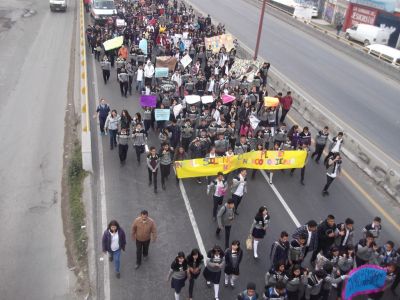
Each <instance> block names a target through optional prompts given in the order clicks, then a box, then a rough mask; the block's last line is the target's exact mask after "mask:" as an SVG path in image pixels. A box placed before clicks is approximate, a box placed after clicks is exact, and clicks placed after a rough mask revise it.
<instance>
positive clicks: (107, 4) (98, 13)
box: [90, 0, 117, 23]
mask: <svg viewBox="0 0 400 300" xmlns="http://www.w3.org/2000/svg"><path fill="white" fill-rule="evenodd" d="M116 14H117V10H116V8H115V4H114V1H113V0H93V1H92V5H91V8H90V15H91V16H92V18H93V19H94V22H95V23H102V22H104V21H106V20H107V19H108V18H109V17H112V16H114V15H116Z"/></svg>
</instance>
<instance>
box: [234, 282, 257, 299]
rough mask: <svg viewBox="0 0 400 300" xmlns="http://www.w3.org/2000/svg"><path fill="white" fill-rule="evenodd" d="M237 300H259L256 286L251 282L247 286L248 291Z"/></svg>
mask: <svg viewBox="0 0 400 300" xmlns="http://www.w3.org/2000/svg"><path fill="white" fill-rule="evenodd" d="M237 300H258V294H257V292H256V284H255V283H253V282H249V283H248V284H247V286H246V289H245V290H244V291H243V292H241V293H239V294H238V296H237Z"/></svg>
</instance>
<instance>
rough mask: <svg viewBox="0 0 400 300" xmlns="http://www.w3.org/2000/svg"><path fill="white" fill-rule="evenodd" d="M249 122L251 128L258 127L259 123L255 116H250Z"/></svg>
mask: <svg viewBox="0 0 400 300" xmlns="http://www.w3.org/2000/svg"><path fill="white" fill-rule="evenodd" d="M249 120H250V126H251V128H253V129H256V128H257V126H258V123H260V120H259V119H258V118H257V117H256V116H253V115H251V116H250V117H249Z"/></svg>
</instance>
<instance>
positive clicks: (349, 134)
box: [268, 68, 400, 202]
mask: <svg viewBox="0 0 400 300" xmlns="http://www.w3.org/2000/svg"><path fill="white" fill-rule="evenodd" d="M268 75H269V76H268V80H269V81H268V84H269V85H270V86H271V87H272V88H273V89H274V90H275V91H280V92H283V93H285V92H287V91H291V92H292V97H293V108H294V109H295V110H296V111H297V112H298V113H299V114H300V115H301V116H302V117H303V118H304V119H305V120H306V121H307V122H309V123H310V124H312V125H313V126H314V127H316V128H323V127H324V126H329V128H330V131H331V132H332V134H333V135H336V134H337V133H338V132H339V131H343V132H344V139H345V144H344V146H343V148H342V149H343V154H344V155H345V156H346V157H348V158H349V159H350V160H351V161H352V162H354V163H355V164H356V165H357V166H358V167H359V168H360V169H361V170H362V171H363V172H365V173H366V174H367V175H368V176H369V177H370V178H372V179H373V180H374V181H375V182H376V183H377V184H378V185H379V186H381V187H382V188H383V189H384V190H385V191H386V192H387V193H388V194H389V195H390V196H391V197H393V198H394V199H396V200H397V201H398V202H400V167H399V164H398V162H396V161H394V160H393V159H392V158H390V157H388V156H387V155H386V154H385V153H383V152H382V151H381V150H380V149H378V148H377V147H376V146H375V145H373V144H371V143H370V142H369V141H367V140H366V139H365V138H364V137H362V136H361V135H360V134H359V133H358V132H356V131H354V130H353V129H352V128H351V126H349V125H347V124H345V123H344V122H343V121H341V120H340V119H338V118H337V117H336V116H334V115H333V114H332V113H331V112H330V111H328V110H327V109H326V108H325V107H323V106H322V105H321V104H319V103H318V102H317V101H316V100H314V99H313V98H312V97H311V96H309V95H307V94H306V93H305V92H303V91H302V90H301V89H300V88H299V87H298V86H296V85H295V84H294V83H292V82H291V81H290V80H289V79H287V78H286V77H285V76H284V75H282V74H281V73H280V72H279V71H278V70H276V69H274V68H271V69H270V72H269V74H268Z"/></svg>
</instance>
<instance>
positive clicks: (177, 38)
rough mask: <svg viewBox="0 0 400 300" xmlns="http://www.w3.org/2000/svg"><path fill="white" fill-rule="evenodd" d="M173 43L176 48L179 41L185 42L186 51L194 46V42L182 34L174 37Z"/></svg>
mask: <svg viewBox="0 0 400 300" xmlns="http://www.w3.org/2000/svg"><path fill="white" fill-rule="evenodd" d="M172 39H173V41H174V46H176V44H177V43H178V42H179V39H181V41H182V42H183V44H184V45H185V49H186V50H188V49H189V47H190V45H191V44H192V40H191V39H189V38H188V37H187V35H185V36H183V35H182V34H175V35H174V36H173V37H172Z"/></svg>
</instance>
